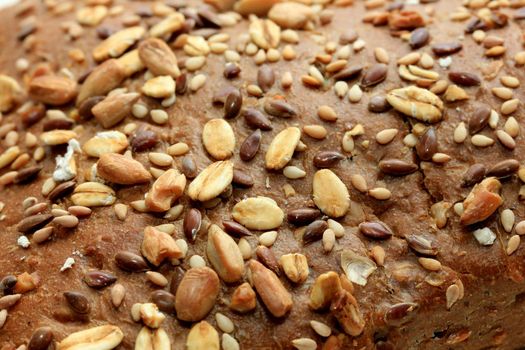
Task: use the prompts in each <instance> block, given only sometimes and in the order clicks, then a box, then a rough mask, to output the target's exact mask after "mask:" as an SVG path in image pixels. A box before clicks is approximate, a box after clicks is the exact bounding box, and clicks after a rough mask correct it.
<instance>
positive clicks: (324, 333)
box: [310, 320, 332, 338]
mask: <svg viewBox="0 0 525 350" xmlns="http://www.w3.org/2000/svg"><path fill="white" fill-rule="evenodd" d="M310 326H311V327H312V329H313V330H314V331H315V333H317V334H319V335H320V336H321V337H325V338H327V337H329V336H330V335H331V334H332V328H330V327H329V326H328V325H327V324H326V323H323V322H319V321H315V320H312V321H310Z"/></svg>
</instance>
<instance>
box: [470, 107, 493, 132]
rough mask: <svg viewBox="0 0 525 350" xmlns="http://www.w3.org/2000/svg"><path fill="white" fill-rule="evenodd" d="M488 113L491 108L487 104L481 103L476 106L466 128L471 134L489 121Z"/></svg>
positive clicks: (481, 128)
mask: <svg viewBox="0 0 525 350" xmlns="http://www.w3.org/2000/svg"><path fill="white" fill-rule="evenodd" d="M490 114H491V109H490V107H489V106H487V105H484V104H483V105H479V106H477V107H476V109H475V110H474V112H473V113H472V114H471V115H470V118H469V120H468V129H469V132H470V134H471V135H473V134H476V133H478V132H480V131H481V130H483V128H485V126H486V125H487V123H488V122H489V118H490Z"/></svg>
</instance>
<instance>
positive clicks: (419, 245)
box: [405, 235, 438, 256]
mask: <svg viewBox="0 0 525 350" xmlns="http://www.w3.org/2000/svg"><path fill="white" fill-rule="evenodd" d="M405 239H406V241H407V243H408V246H409V247H410V248H412V249H413V250H414V251H415V252H417V253H419V254H421V255H425V256H436V255H437V253H438V251H437V249H436V248H435V247H434V246H433V244H432V242H431V241H430V240H428V239H427V238H425V237H423V236H419V235H407V236H405Z"/></svg>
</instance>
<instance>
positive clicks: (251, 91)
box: [246, 84, 263, 97]
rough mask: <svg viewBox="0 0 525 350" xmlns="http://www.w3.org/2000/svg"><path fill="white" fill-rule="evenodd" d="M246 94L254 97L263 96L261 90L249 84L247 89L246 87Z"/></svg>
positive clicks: (257, 86)
mask: <svg viewBox="0 0 525 350" xmlns="http://www.w3.org/2000/svg"><path fill="white" fill-rule="evenodd" d="M246 92H247V93H248V94H249V95H251V96H254V97H261V96H262V95H263V91H262V89H261V88H260V87H259V85H255V84H250V85H248V87H246Z"/></svg>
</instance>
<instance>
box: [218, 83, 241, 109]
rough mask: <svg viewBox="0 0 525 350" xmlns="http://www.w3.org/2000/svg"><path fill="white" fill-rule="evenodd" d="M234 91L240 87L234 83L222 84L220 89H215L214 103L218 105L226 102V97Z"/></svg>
mask: <svg viewBox="0 0 525 350" xmlns="http://www.w3.org/2000/svg"><path fill="white" fill-rule="evenodd" d="M234 91H238V89H237V88H236V87H234V86H232V85H225V86H222V87H221V88H220V89H219V90H217V91H215V93H214V94H213V98H212V103H213V104H217V105H222V104H224V102H226V98H227V97H228V95H229V94H231V93H232V92H234Z"/></svg>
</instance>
